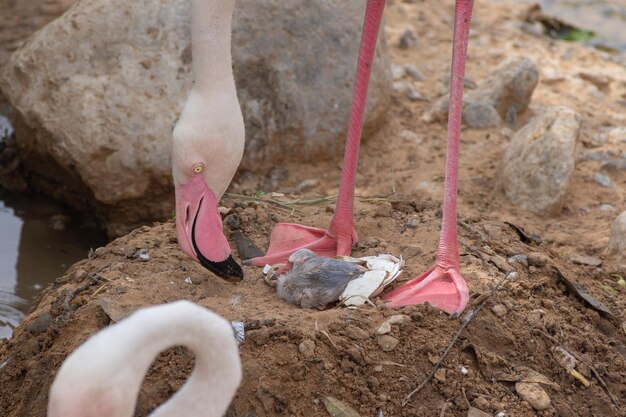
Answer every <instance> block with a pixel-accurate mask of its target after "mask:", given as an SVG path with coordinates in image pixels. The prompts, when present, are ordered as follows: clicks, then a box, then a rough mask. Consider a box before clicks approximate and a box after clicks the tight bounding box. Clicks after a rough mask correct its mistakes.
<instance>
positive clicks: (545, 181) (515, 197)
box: [496, 107, 580, 215]
mask: <svg viewBox="0 0 626 417" xmlns="http://www.w3.org/2000/svg"><path fill="white" fill-rule="evenodd" d="M579 131H580V119H579V117H578V115H577V114H576V113H575V112H574V111H573V110H571V109H568V108H564V107H552V108H546V109H542V111H541V112H540V113H539V114H538V115H537V116H535V117H534V118H533V119H531V121H530V122H528V123H527V124H526V125H525V126H524V127H522V128H521V129H520V130H519V131H518V132H517V133H516V134H515V135H514V136H513V139H512V140H511V143H510V144H509V146H508V147H507V149H506V151H505V152H504V157H503V159H502V164H501V166H500V171H499V173H498V177H497V180H496V188H497V189H501V190H503V191H504V194H505V195H506V197H507V198H508V199H509V201H511V202H512V203H513V204H516V205H518V206H520V207H522V208H524V209H526V210H530V211H533V212H535V213H538V214H544V215H547V214H557V213H559V212H560V211H561V208H562V206H563V202H564V200H565V195H566V193H567V188H568V186H569V182H570V178H571V176H572V172H573V171H574V165H575V162H576V144H577V142H578V134H579Z"/></svg>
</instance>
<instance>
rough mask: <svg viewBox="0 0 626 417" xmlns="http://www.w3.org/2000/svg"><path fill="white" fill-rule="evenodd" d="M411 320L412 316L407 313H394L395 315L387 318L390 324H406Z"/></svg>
mask: <svg viewBox="0 0 626 417" xmlns="http://www.w3.org/2000/svg"><path fill="white" fill-rule="evenodd" d="M410 321H411V317H409V316H407V315H406V314H394V315H393V316H391V317H389V318H388V319H387V323H389V324H404V323H408V322H410Z"/></svg>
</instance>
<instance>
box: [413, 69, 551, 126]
mask: <svg viewBox="0 0 626 417" xmlns="http://www.w3.org/2000/svg"><path fill="white" fill-rule="evenodd" d="M448 77H449V76H448ZM538 77H539V73H538V71H537V67H536V65H535V63H534V62H533V61H531V60H530V59H529V58H526V57H520V58H515V59H512V60H509V61H507V62H505V63H504V64H503V65H501V66H500V67H499V68H498V69H496V70H495V71H494V72H492V73H491V74H490V75H489V76H488V77H487V78H486V79H485V80H484V81H483V82H482V83H481V84H480V86H479V87H478V88H476V89H475V90H473V91H470V92H468V93H467V94H466V95H465V97H464V98H463V123H465V124H466V125H467V126H469V127H473V128H479V129H483V128H487V127H495V126H499V125H500V124H501V123H502V121H506V122H507V123H508V124H511V125H513V124H514V123H515V120H516V118H517V115H518V114H520V113H523V112H524V111H526V109H527V108H528V105H529V104H530V99H531V97H532V94H533V91H535V87H536V86H537V81H538ZM422 119H423V120H425V121H427V122H431V123H432V122H440V123H445V122H446V121H447V119H448V96H447V95H444V96H443V97H441V98H440V99H438V100H437V101H436V102H435V103H434V104H433V106H432V107H431V108H430V109H429V110H428V111H427V112H426V113H425V114H424V116H423V117H422Z"/></svg>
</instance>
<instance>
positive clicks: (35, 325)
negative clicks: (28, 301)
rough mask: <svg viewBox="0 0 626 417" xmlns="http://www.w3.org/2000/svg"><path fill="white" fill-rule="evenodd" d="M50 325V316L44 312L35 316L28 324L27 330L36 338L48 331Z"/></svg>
mask: <svg viewBox="0 0 626 417" xmlns="http://www.w3.org/2000/svg"><path fill="white" fill-rule="evenodd" d="M50 324H52V315H51V314H50V313H48V312H45V313H43V314H40V315H39V316H37V317H36V318H35V319H34V320H33V321H31V322H30V323H28V326H27V329H28V331H29V332H30V333H32V334H34V335H35V336H36V335H39V334H41V333H43V332H45V331H46V330H48V327H50Z"/></svg>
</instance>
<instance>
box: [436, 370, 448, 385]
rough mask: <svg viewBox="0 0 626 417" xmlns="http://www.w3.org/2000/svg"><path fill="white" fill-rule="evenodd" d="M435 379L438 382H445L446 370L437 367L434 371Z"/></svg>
mask: <svg viewBox="0 0 626 417" xmlns="http://www.w3.org/2000/svg"><path fill="white" fill-rule="evenodd" d="M435 379H436V380H437V381H439V382H446V370H445V369H443V368H439V369H437V371H436V372H435Z"/></svg>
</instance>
